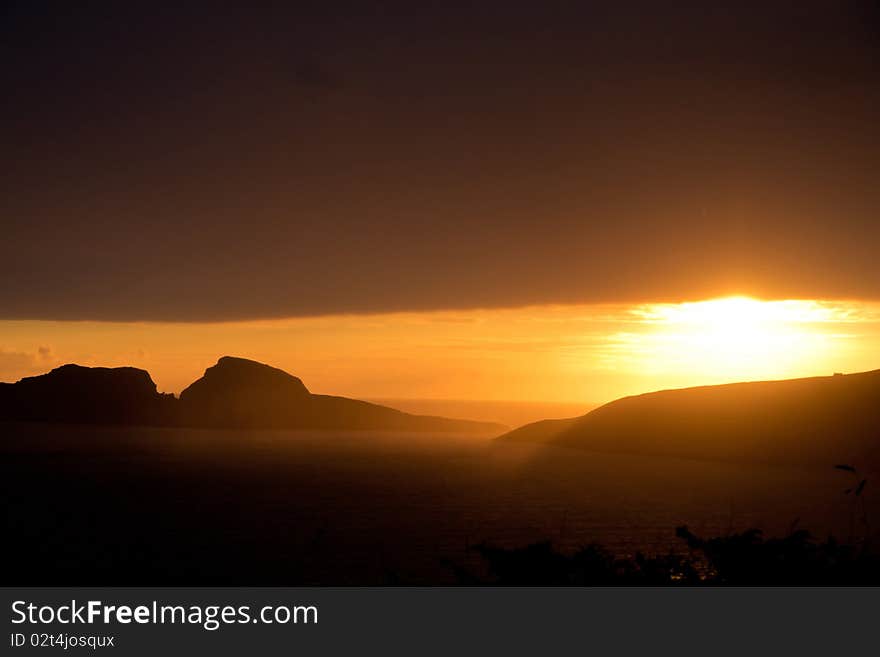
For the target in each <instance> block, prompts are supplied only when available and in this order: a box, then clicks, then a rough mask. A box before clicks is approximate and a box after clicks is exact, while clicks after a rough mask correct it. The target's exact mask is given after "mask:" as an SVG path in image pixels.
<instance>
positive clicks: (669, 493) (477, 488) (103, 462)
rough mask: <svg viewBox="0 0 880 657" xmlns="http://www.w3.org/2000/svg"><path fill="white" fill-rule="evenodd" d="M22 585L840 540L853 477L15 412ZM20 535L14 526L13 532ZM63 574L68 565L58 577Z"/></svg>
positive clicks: (371, 573)
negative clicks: (757, 535)
mask: <svg viewBox="0 0 880 657" xmlns="http://www.w3.org/2000/svg"><path fill="white" fill-rule="evenodd" d="M7 427H8V428H9V429H10V433H12V434H14V438H15V439H14V440H6V441H4V443H3V447H2V450H3V459H2V462H3V466H2V470H3V476H2V481H3V483H2V488H3V491H2V492H3V495H4V497H5V499H7V500H8V501H9V504H8V505H7V518H6V531H7V535H13V536H15V537H16V541H15V543H14V545H13V546H11V548H10V549H11V550H12V551H13V552H17V553H16V554H13V555H12V557H13V558H14V559H15V560H16V561H15V562H16V563H19V564H21V568H20V569H19V570H18V571H17V573H13V578H14V577H19V578H20V579H21V580H22V581H25V580H27V581H34V580H35V578H36V579H43V578H45V579H47V580H53V581H57V579H58V578H59V577H61V578H63V579H65V582H67V583H74V584H76V583H79V584H85V583H89V584H113V583H117V584H118V583H122V582H125V583H126V584H136V583H137V584H162V583H186V584H193V583H198V582H209V583H211V584H224V583H228V584H240V585H245V584H257V583H271V584H275V585H284V584H383V583H413V584H419V583H422V584H424V583H431V584H437V583H455V575H454V572H453V570H452V568H451V567H450V566H449V563H452V564H457V565H459V566H462V567H467V568H469V569H472V570H475V571H479V569H480V568H482V567H484V565H483V564H482V563H481V562H480V560H479V558H478V557H477V556H476V555H475V554H474V552H473V551H472V550H468V546H471V545H473V544H475V543H479V542H481V541H488V542H491V543H494V544H497V545H503V546H518V545H524V544H526V543H529V542H533V541H540V540H548V539H549V540H553V541H554V542H555V543H556V544H557V545H558V546H560V547H561V548H563V549H574V548H576V547H578V546H581V545H584V544H587V543H590V542H592V541H598V542H601V543H602V544H604V545H605V546H606V547H608V548H609V549H611V550H612V551H613V552H615V553H616V554H619V555H631V554H633V553H634V552H636V551H639V550H641V551H647V552H666V551H668V550H670V549H675V550H682V549H683V547H684V546H683V545H682V544H681V542H680V541H678V540H677V539H675V537H674V530H675V527H676V526H677V525H681V524H687V525H689V526H690V527H691V529H693V530H694V531H696V532H698V533H703V534H706V535H717V534H724V533H726V532H729V531H737V530H744V529H747V528H750V527H759V528H762V529H764V530H765V532H767V533H768V534H783V533H785V532H787V531H788V530H789V529H790V528H791V526H792V524H793V523H795V522H797V523H798V526H799V527H803V528H806V529H809V530H811V531H812V532H813V533H814V534H816V535H817V536H820V537H824V536H825V535H826V534H827V533H828V532H835V534H837V535H841V536H845V535H846V532H847V531H848V527H847V522H848V518H849V517H850V513H849V507H848V506H847V504H848V498H846V497H845V496H844V495H843V494H842V491H843V489H844V488H845V487H846V485H847V484H848V481H846V479H845V478H844V477H842V476H841V473H840V472H838V471H835V470H833V468H832V467H831V466H832V464H829V465H828V467H827V468H825V467H818V466H817V467H800V468H788V467H779V466H767V465H756V464H746V463H717V462H711V461H698V460H687V459H675V458H668V457H654V456H651V457H647V456H633V455H614V454H595V453H590V452H583V451H577V450H568V449H564V448H552V447H537V446H531V445H519V444H509V443H508V444H500V443H493V442H492V441H491V440H490V439H488V438H487V437H485V436H464V435H437V434H424V433H420V434H391V433H379V432H350V433H335V432H333V433H331V432H302V431H254V432H243V431H232V430H229V431H225V430H185V429H140V428H124V429H123V428H93V427H86V426H76V427H74V426H70V425H66V426H62V425H55V426H53V425H41V424H22V425H7ZM8 532H12V533H8ZM53 578H54V579H53Z"/></svg>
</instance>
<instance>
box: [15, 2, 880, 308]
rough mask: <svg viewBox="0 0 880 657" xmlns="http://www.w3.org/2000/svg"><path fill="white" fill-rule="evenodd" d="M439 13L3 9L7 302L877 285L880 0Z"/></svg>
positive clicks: (450, 297) (546, 297)
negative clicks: (870, 0) (876, 0)
mask: <svg viewBox="0 0 880 657" xmlns="http://www.w3.org/2000/svg"><path fill="white" fill-rule="evenodd" d="M421 4H422V3H380V4H372V3H370V4H369V5H367V4H366V3H351V4H350V5H349V4H347V3H342V4H339V3H314V4H313V5H311V4H310V3H295V5H293V4H290V3H277V4H270V5H267V7H265V8H261V9H259V10H257V9H252V8H249V7H246V6H245V5H244V4H242V5H241V6H240V7H239V8H236V9H229V8H222V9H221V8H218V7H217V6H216V5H215V4H214V3H212V4H211V5H205V6H199V5H197V4H195V3H174V5H168V6H167V7H156V6H154V5H153V4H140V3H125V4H124V5H122V4H120V3H106V4H100V3H99V4H92V3H90V4H89V5H88V7H83V6H80V5H79V4H77V3H59V4H58V5H46V4H42V3H39V2H28V3H6V4H5V5H4V11H5V12H6V14H5V16H4V18H3V21H2V31H3V33H2V36H3V40H2V44H3V45H2V46H0V48H2V52H0V55H2V57H0V82H2V85H3V89H4V92H5V93H4V96H5V98H6V102H5V103H4V104H3V106H2V109H0V113H2V115H0V119H2V127H0V130H2V131H3V134H2V139H3V143H4V149H3V156H2V157H3V160H4V171H5V172H7V175H6V180H5V183H4V191H3V193H2V195H0V216H2V217H3V219H2V221H3V230H2V235H3V240H2V242H0V266H2V271H0V273H2V274H3V276H4V279H5V280H6V281H7V284H5V285H3V286H0V317H5V318H51V319H83V318H89V319H119V320H131V319H167V320H207V319H212V320H213V319H236V318H248V317H270V316H285V315H308V314H317V313H328V312H362V311H380V310H396V309H426V308H450V307H475V306H511V305H521V304H531V303H543V302H568V301H625V300H647V299H656V300H660V299H666V300H673V299H680V298H696V297H704V296H711V295H715V294H723V293H729V292H749V293H753V294H759V295H766V296H775V297H780V296H785V297H790V296H795V297H861V298H880V273H878V272H880V270H878V268H877V267H876V264H875V245H876V244H877V243H878V239H880V222H878V221H877V220H876V214H877V207H878V205H880V186H878V185H877V184H876V178H877V171H878V170H880V130H878V127H877V125H878V121H877V107H878V106H880V84H878V82H880V80H878V70H880V68H878V64H880V61H878V52H880V46H878V33H880V27H878V12H877V8H876V7H877V5H876V4H875V3H867V2H818V1H811V2H805V3H797V4H792V3H782V2H765V3H761V4H760V5H759V4H752V3H746V4H743V3H732V2H731V3H697V2H694V3H675V4H674V5H670V3H649V2H634V3H610V2H609V3H604V2H600V3H527V4H525V5H522V6H518V5H517V4H516V3H509V2H508V3H500V2H499V3H468V4H467V5H457V4H456V3H445V4H444V5H443V6H440V7H433V8H424V7H421V6H419V5H421ZM294 7H295V8H294Z"/></svg>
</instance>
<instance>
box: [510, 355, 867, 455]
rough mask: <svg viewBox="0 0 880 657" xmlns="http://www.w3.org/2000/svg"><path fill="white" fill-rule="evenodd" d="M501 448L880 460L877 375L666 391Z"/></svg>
mask: <svg viewBox="0 0 880 657" xmlns="http://www.w3.org/2000/svg"><path fill="white" fill-rule="evenodd" d="M499 440H501V441H519V442H536V443H547V444H553V445H557V446H565V447H574V448H580V449H587V450H594V451H601V452H621V453H639V454H657V455H671V456H683V457H696V458H711V459H721V460H740V459H746V460H761V461H766V462H777V463H826V464H827V463H837V462H840V461H841V460H844V461H855V462H865V461H866V462H869V463H877V462H878V461H880V449H878V447H880V370H875V371H871V372H864V373H860V374H848V375H840V374H838V375H834V376H827V377H814V378H805V379H789V380H784V381H760V382H748V383H733V384H726V385H716V386H702V387H697V388H684V389H679V390H663V391H660V392H652V393H647V394H643V395H637V396H633V397H625V398H623V399H618V400H616V401H613V402H611V403H608V404H605V405H604V406H600V407H599V408H597V409H595V410H593V411H591V412H589V413H587V414H586V415H583V416H581V417H577V418H571V419H566V420H544V421H541V422H535V423H532V424H528V425H526V426H524V427H520V428H519V429H516V430H514V431H511V432H509V433H507V434H505V435H503V436H501V437H500V438H499Z"/></svg>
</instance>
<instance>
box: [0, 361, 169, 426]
mask: <svg viewBox="0 0 880 657" xmlns="http://www.w3.org/2000/svg"><path fill="white" fill-rule="evenodd" d="M176 402H177V400H176V399H175V398H174V395H170V394H162V393H159V392H157V391H156V384H155V383H153V379H152V378H150V375H149V373H148V372H146V371H144V370H139V369H137V368H134V367H113V368H108V367H82V366H80V365H62V366H61V367H58V368H56V369H54V370H52V371H51V372H49V373H47V374H41V375H39V376H31V377H27V378H24V379H21V380H20V381H19V382H17V383H2V384H0V418H2V419H5V420H24V421H33V420H38V421H47V422H78V423H89V424H151V425H167V424H170V423H172V422H173V421H174V419H175V416H176V410H177V409H176V406H177V404H176Z"/></svg>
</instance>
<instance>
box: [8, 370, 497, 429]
mask: <svg viewBox="0 0 880 657" xmlns="http://www.w3.org/2000/svg"><path fill="white" fill-rule="evenodd" d="M0 418H2V419H4V420H7V421H8V420H14V421H42V422H62V423H63V422H68V423H86V424H109V425H140V426H180V427H205V428H226V429H336V430H373V431H417V432H418V431H436V432H469V433H498V432H500V431H503V430H505V429H506V428H507V427H505V426H504V425H502V424H496V423H492V422H477V421H471V420H456V419H450V418H445V417H436V416H429V415H412V414H410V413H404V412H402V411H398V410H396V409H393V408H389V407H387V406H381V405H379V404H373V403H369V402H364V401H360V400H357V399H348V398H346V397H335V396H331V395H316V394H312V393H310V392H309V390H308V388H306V386H305V385H304V384H303V382H302V381H301V380H300V379H298V378H297V377H295V376H293V375H291V374H288V373H287V372H285V371H283V370H280V369H278V368H275V367H271V366H269V365H265V364H263V363H258V362H256V361H253V360H248V359H245V358H235V357H232V356H223V357H221V358H220V359H219V360H218V361H217V364H216V365H214V366H212V367H209V368H208V369H207V370H205V374H204V376H202V378H200V379H198V380H197V381H195V382H193V383H192V384H191V385H189V386H188V387H187V388H186V389H185V390H183V392H181V394H180V398H179V399H178V398H176V397H175V396H174V395H172V394H167V393H160V392H158V391H157V389H156V384H155V383H154V382H153V380H152V378H151V377H150V374H149V373H148V372H146V371H145V370H141V369H136V368H133V367H116V368H106V367H83V366H81V365H74V364H68V365H62V366H61V367H58V368H55V369H53V370H52V371H51V372H48V373H46V374H42V375H39V376H33V377H27V378H24V379H21V380H20V381H18V382H17V383H3V384H0Z"/></svg>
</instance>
